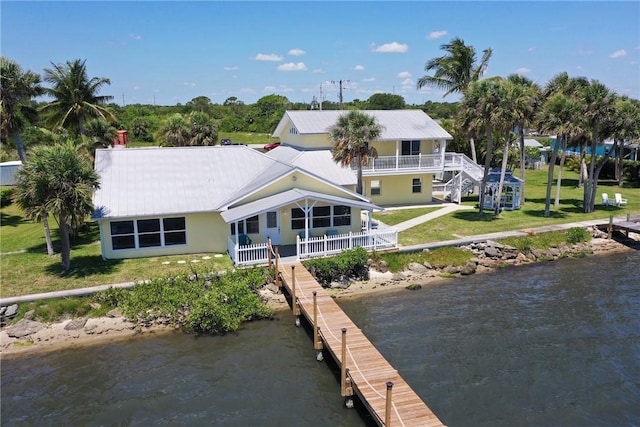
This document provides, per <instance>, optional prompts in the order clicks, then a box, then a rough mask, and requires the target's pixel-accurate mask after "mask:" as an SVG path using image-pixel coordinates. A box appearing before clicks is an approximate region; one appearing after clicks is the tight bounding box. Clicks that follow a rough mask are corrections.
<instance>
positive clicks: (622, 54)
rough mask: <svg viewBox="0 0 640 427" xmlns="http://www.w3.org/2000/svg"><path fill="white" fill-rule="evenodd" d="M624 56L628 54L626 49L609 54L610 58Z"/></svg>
mask: <svg viewBox="0 0 640 427" xmlns="http://www.w3.org/2000/svg"><path fill="white" fill-rule="evenodd" d="M623 56H627V51H626V50H624V49H620V50H616V51H615V52H612V53H611V54H610V55H609V58H622V57H623Z"/></svg>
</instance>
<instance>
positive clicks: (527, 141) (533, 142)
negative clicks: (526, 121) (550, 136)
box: [524, 138, 542, 148]
mask: <svg viewBox="0 0 640 427" xmlns="http://www.w3.org/2000/svg"><path fill="white" fill-rule="evenodd" d="M524 146H525V147H538V148H540V147H542V144H540V143H539V142H538V141H537V140H535V139H532V138H525V140H524Z"/></svg>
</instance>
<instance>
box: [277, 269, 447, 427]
mask: <svg viewBox="0 0 640 427" xmlns="http://www.w3.org/2000/svg"><path fill="white" fill-rule="evenodd" d="M276 266H277V270H278V272H279V274H278V279H277V281H278V284H279V285H282V286H284V287H285V288H286V290H287V292H289V294H290V295H291V297H292V310H293V313H294V314H295V315H296V316H300V315H302V316H304V317H305V318H306V319H307V321H308V322H309V324H310V325H311V327H312V328H313V331H314V338H313V340H314V348H315V349H316V350H317V351H318V356H319V357H320V356H321V355H322V349H326V350H328V351H329V353H330V354H331V356H332V357H333V359H334V360H335V362H336V364H337V365H338V367H340V369H341V375H340V376H341V393H342V396H344V397H345V399H346V401H345V402H346V403H347V405H348V403H349V399H352V396H354V395H357V396H358V397H359V398H360V400H361V401H362V403H363V404H364V405H365V407H366V408H367V410H368V411H369V412H370V413H371V415H372V417H373V419H374V420H375V421H376V422H377V424H378V425H380V426H387V427H388V426H394V427H395V426H406V427H408V426H420V427H431V426H443V425H444V424H443V423H442V422H441V421H440V420H439V419H438V417H437V416H436V415H435V414H434V413H433V412H432V411H431V409H429V407H428V406H427V405H426V404H425V403H424V402H423V401H422V399H420V397H419V396H418V395H417V394H416V393H415V392H414V391H413V390H412V389H411V387H410V386H409V385H408V384H407V383H406V381H405V380H404V379H403V378H402V377H401V376H400V375H399V374H398V372H397V371H396V370H395V369H394V368H393V366H391V364H390V363H389V362H387V360H386V359H385V358H384V356H382V354H381V353H380V352H379V351H378V350H377V349H376V348H375V347H374V345H373V344H372V343H371V342H370V341H369V340H368V339H367V337H366V336H365V335H364V334H363V333H362V331H361V330H360V329H359V328H358V327H357V326H356V325H355V324H354V323H353V322H352V321H351V319H350V318H349V317H348V316H347V315H346V314H345V313H344V312H343V311H342V309H341V308H340V306H338V304H336V302H335V301H334V300H333V298H331V296H330V295H329V293H328V292H327V291H326V290H325V289H324V288H323V287H322V286H320V284H319V283H318V282H317V281H316V280H315V279H314V278H313V276H312V275H311V273H309V271H307V269H306V268H304V266H303V265H302V264H301V263H300V262H293V263H278V262H276ZM319 360H321V359H319ZM351 402H353V401H352V400H351Z"/></svg>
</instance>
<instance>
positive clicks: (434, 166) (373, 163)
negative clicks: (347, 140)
mask: <svg viewBox="0 0 640 427" xmlns="http://www.w3.org/2000/svg"><path fill="white" fill-rule="evenodd" d="M355 167H356V166H355V164H354V163H352V164H351V168H352V169H354V170H355ZM407 170H416V171H431V172H437V171H440V170H442V155H441V154H418V155H414V156H382V157H378V158H375V159H370V160H369V163H368V164H366V165H362V172H363V173H374V172H378V173H380V172H393V171H407Z"/></svg>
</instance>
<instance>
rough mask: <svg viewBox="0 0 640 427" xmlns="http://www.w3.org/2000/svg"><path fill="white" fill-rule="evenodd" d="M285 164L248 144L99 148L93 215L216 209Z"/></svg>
mask: <svg viewBox="0 0 640 427" xmlns="http://www.w3.org/2000/svg"><path fill="white" fill-rule="evenodd" d="M286 167H287V166H286V165H283V164H282V163H279V162H276V161H274V160H273V159H270V158H269V157H267V156H265V155H264V154H262V153H260V152H258V151H256V150H253V149H251V148H248V147H246V146H243V145H236V146H216V147H181V148H178V147H172V148H127V149H105V150H96V159H95V169H96V172H98V174H99V175H100V180H101V185H100V188H99V189H98V190H96V192H95V193H94V196H93V204H94V207H95V210H96V212H95V214H94V217H96V218H105V217H133V216H153V215H163V214H174V213H187V212H210V211H216V210H219V208H220V206H222V205H223V203H224V202H225V201H226V200H227V199H229V198H230V197H231V196H233V195H236V196H238V192H239V191H241V190H242V189H245V188H246V187H247V186H248V184H250V183H252V182H254V181H255V180H256V179H264V177H265V176H268V173H269V171H270V170H273V169H274V168H279V169H281V168H286ZM289 168H291V167H289Z"/></svg>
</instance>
